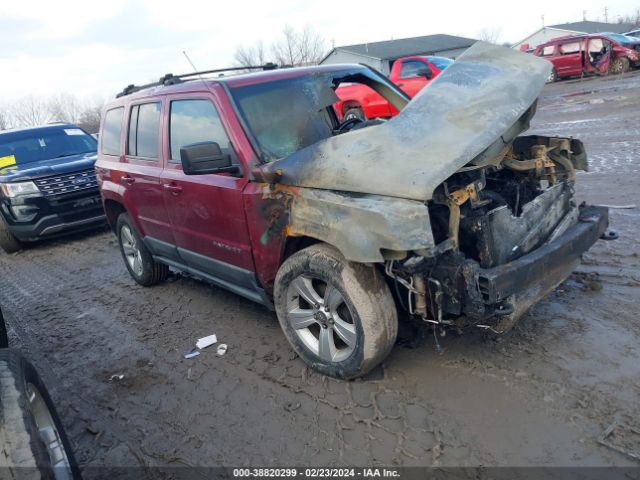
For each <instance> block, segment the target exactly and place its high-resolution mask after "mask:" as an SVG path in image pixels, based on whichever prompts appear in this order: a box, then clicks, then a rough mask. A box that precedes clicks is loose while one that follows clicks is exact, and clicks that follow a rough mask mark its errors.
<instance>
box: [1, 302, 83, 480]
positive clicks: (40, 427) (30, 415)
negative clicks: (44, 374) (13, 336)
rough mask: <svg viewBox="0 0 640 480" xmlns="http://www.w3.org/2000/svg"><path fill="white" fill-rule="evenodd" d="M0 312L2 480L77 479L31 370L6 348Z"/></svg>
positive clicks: (58, 425)
mask: <svg viewBox="0 0 640 480" xmlns="http://www.w3.org/2000/svg"><path fill="white" fill-rule="evenodd" d="M6 332H7V329H6V325H5V322H4V317H3V315H2V310H0V407H1V408H0V412H1V415H0V468H1V469H2V478H10V479H27V478H29V479H36V478H37V479H41V478H42V479H51V480H71V479H74V480H79V479H80V478H81V475H80V470H79V468H78V464H77V462H76V460H75V457H74V455H73V451H72V449H71V443H70V442H69V439H68V438H67V435H66V433H65V430H64V426H63V425H62V422H61V420H60V417H59V416H58V413H57V411H56V409H55V406H54V404H53V401H52V400H51V396H50V395H49V392H48V391H47V388H46V386H45V385H44V383H43V382H42V380H41V379H40V376H39V375H38V372H37V371H36V369H35V368H34V366H33V365H32V364H31V363H30V362H29V361H27V360H26V359H25V358H24V357H23V356H22V355H21V354H20V352H18V351H17V350H13V349H9V348H8V346H9V344H8V339H7V333H6Z"/></svg>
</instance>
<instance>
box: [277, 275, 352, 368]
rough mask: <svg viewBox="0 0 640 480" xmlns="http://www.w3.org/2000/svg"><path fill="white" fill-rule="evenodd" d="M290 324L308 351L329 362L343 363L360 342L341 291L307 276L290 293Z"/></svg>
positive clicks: (292, 287) (299, 280) (296, 283)
mask: <svg viewBox="0 0 640 480" xmlns="http://www.w3.org/2000/svg"><path fill="white" fill-rule="evenodd" d="M287 299H288V304H287V313H286V316H287V322H288V323H289V325H290V326H291V327H292V328H293V330H294V331H295V332H296V334H297V335H298V338H299V339H300V340H301V341H302V343H303V344H304V345H305V347H306V348H307V349H309V350H310V351H311V352H313V353H314V354H315V355H317V356H318V357H320V358H321V359H322V360H324V361H326V362H341V361H343V360H345V359H347V358H348V357H349V356H350V355H351V354H352V353H353V351H354V349H355V347H356V342H357V332H356V325H355V323H354V321H353V316H352V314H351V312H350V310H349V307H348V306H347V304H346V302H345V299H344V297H343V296H342V294H341V293H340V291H339V290H338V289H337V288H336V287H335V286H333V285H331V284H330V283H327V282H324V281H322V280H320V279H316V278H312V277H310V276H306V275H299V276H298V277H296V278H295V279H294V280H293V281H292V282H291V284H290V285H289V287H288V289H287Z"/></svg>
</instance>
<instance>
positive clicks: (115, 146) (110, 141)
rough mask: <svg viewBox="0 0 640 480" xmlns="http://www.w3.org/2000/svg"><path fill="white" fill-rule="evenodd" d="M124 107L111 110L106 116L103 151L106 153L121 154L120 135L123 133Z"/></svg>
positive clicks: (102, 138)
mask: <svg viewBox="0 0 640 480" xmlns="http://www.w3.org/2000/svg"><path fill="white" fill-rule="evenodd" d="M123 114H124V107H120V108H114V109H113V110H109V111H108V112H107V113H106V114H105V116H104V123H103V125H102V135H101V138H100V144H101V152H102V153H103V154H105V155H120V135H121V133H122V115H123Z"/></svg>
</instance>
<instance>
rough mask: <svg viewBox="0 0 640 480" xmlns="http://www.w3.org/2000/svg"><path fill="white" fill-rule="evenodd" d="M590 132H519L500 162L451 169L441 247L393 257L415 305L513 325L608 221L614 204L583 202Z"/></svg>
mask: <svg viewBox="0 0 640 480" xmlns="http://www.w3.org/2000/svg"><path fill="white" fill-rule="evenodd" d="M586 167H587V163H586V155H585V153H584V148H583V145H582V142H580V141H579V140H574V139H569V138H557V137H554V138H551V137H542V136H521V137H517V138H516V139H515V140H514V141H513V142H512V143H511V145H510V146H509V148H508V149H507V152H506V153H505V155H504V157H503V159H502V161H501V163H500V164H499V165H496V166H492V167H485V168H478V169H474V168H470V169H468V170H463V171H461V172H458V173H456V174H454V175H452V176H451V177H450V178H448V179H447V180H446V181H445V182H444V183H443V184H442V185H440V186H438V188H437V189H436V191H435V192H434V196H433V199H432V200H431V201H430V202H429V205H428V208H429V215H430V220H431V225H432V231H433V235H434V243H435V245H436V247H435V248H434V249H425V250H422V251H416V252H413V255H409V256H407V257H406V258H404V259H401V260H397V261H392V262H391V266H390V268H389V269H388V272H389V273H390V275H392V276H393V277H394V279H395V280H396V281H401V282H402V283H403V284H404V285H407V288H408V289H409V292H410V295H409V299H408V300H407V302H408V304H409V305H410V306H411V310H412V313H413V314H415V315H418V316H420V317H421V318H423V319H425V320H428V321H431V322H435V323H442V324H450V325H455V326H457V327H460V328H462V327H465V326H470V325H474V326H478V327H481V328H486V329H490V330H492V331H494V332H496V333H503V332H505V331H507V330H509V329H510V328H511V327H512V326H513V325H514V323H515V322H516V321H517V320H518V319H519V318H520V317H521V316H522V315H523V314H524V313H525V312H526V311H527V310H528V309H529V308H530V307H531V306H532V305H534V304H535V303H537V302H538V301H539V300H541V299H542V298H543V297H544V296H546V295H547V294H548V293H549V292H550V291H551V290H553V289H554V288H555V287H556V286H558V285H559V284H560V283H561V282H562V281H564V280H565V279H566V278H567V277H568V276H569V275H570V274H571V272H572V271H573V270H574V268H575V267H576V266H577V264H578V263H579V261H580V256H581V255H582V254H583V253H584V252H585V251H587V250H588V249H589V248H590V247H591V245H593V244H594V243H595V242H596V241H597V240H598V239H599V238H600V237H601V236H602V235H603V233H604V232H605V230H606V228H607V226H608V215H607V209H606V208H603V207H595V206H587V205H584V204H581V205H578V204H577V202H576V199H575V195H574V181H575V171H576V170H577V169H585V170H586Z"/></svg>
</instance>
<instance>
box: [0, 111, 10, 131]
mask: <svg viewBox="0 0 640 480" xmlns="http://www.w3.org/2000/svg"><path fill="white" fill-rule="evenodd" d="M8 128H9V118H8V115H7V113H6V112H5V111H4V107H0V130H6V129H8Z"/></svg>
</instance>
